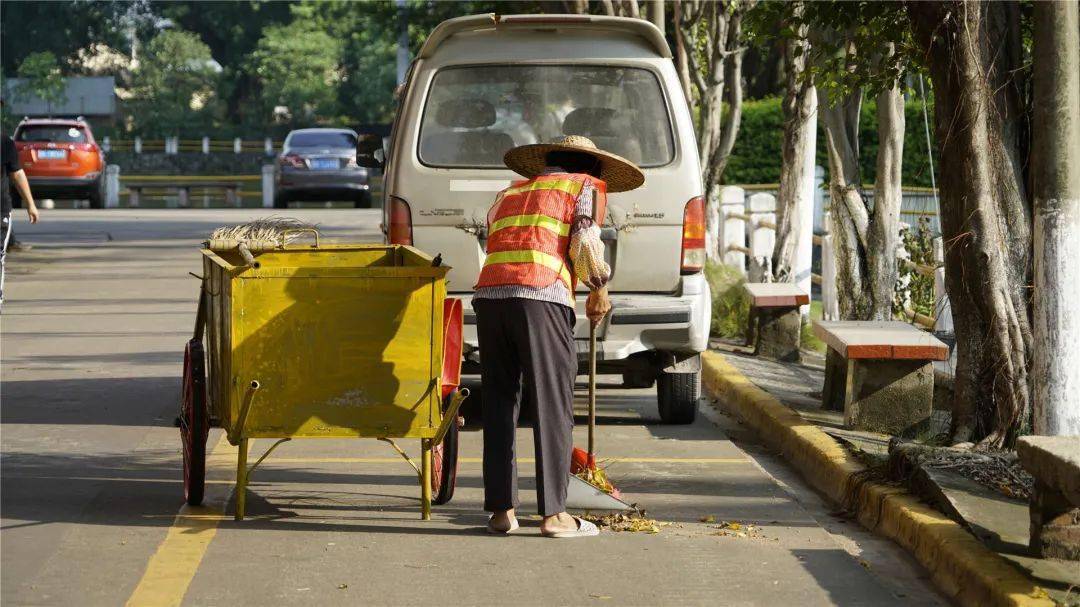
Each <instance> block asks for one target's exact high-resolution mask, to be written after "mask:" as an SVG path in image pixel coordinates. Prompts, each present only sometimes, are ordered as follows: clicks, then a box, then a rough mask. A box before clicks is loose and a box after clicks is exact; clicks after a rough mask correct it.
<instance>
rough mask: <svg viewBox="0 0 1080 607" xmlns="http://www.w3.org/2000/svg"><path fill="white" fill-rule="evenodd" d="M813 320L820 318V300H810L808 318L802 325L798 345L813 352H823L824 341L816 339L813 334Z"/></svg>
mask: <svg viewBox="0 0 1080 607" xmlns="http://www.w3.org/2000/svg"><path fill="white" fill-rule="evenodd" d="M815 320H821V302H820V301H811V302H810V318H809V320H808V321H807V322H804V323H803V325H802V335H801V336H800V338H799V347H801V348H802V349H803V350H811V351H813V352H819V353H821V354H824V353H825V347H826V346H825V342H823V341H821V340H820V339H818V337H817V335H814V327H813V325H812V323H813V322H814V321H815Z"/></svg>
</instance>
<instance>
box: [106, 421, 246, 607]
mask: <svg viewBox="0 0 1080 607" xmlns="http://www.w3.org/2000/svg"><path fill="white" fill-rule="evenodd" d="M229 452H232V457H233V461H235V458H236V448H235V447H232V446H231V445H229V443H228V442H226V439H225V433H222V434H221V437H220V438H219V439H218V442H217V443H216V444H215V445H214V447H213V449H212V450H211V451H210V455H211V457H212V458H214V459H219V458H222V459H223V458H224V457H225V456H226V454H227V453H229ZM207 459H208V460H209V459H210V458H207ZM207 472H208V473H209V472H210V470H209V466H207ZM229 493H230V492H229V491H222V492H220V493H219V494H217V495H215V496H214V498H213V499H212V500H206V501H207V502H208V503H207V505H205V506H201V507H190V506H187V505H185V506H183V507H182V508H180V512H179V513H177V515H176V518H175V519H173V524H172V526H171V527H169V532H168V534H166V535H165V539H164V540H162V542H161V544H160V545H159V546H158V549H157V551H156V552H154V555H153V556H151V557H150V562H149V563H147V565H146V571H145V572H144V573H143V576H142V579H140V580H139V584H138V585H137V586H135V591H134V592H132V593H131V597H130V598H128V600H127V605H128V607H164V606H176V605H180V603H181V602H182V601H183V600H184V595H185V594H187V589H188V586H189V585H191V580H192V579H193V578H194V577H195V572H196V571H197V570H198V568H199V563H201V562H202V559H203V555H205V554H206V549H207V548H208V547H209V546H210V541H211V540H213V539H214V536H215V535H216V534H217V527H218V522H219V521H220V520H222V518H223V516H222V515H223V513H224V511H225V504H226V502H227V501H228V499H229Z"/></svg>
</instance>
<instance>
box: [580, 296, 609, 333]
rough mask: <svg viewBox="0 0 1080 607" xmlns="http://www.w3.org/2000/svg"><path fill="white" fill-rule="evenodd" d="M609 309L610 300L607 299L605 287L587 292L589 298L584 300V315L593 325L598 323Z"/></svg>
mask: <svg viewBox="0 0 1080 607" xmlns="http://www.w3.org/2000/svg"><path fill="white" fill-rule="evenodd" d="M610 311H611V300H610V299H608V291H607V287H604V288H602V289H596V290H595V291H592V292H590V293H589V298H588V299H586V300H585V316H588V317H589V321H590V322H592V324H593V325H598V324H600V321H601V320H604V316H607V313H608V312H610Z"/></svg>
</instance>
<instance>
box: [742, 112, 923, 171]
mask: <svg viewBox="0 0 1080 607" xmlns="http://www.w3.org/2000/svg"><path fill="white" fill-rule="evenodd" d="M922 108H923V104H922V101H921V100H911V101H908V102H907V103H906V104H905V106H904V114H905V118H906V120H907V128H906V129H905V132H904V163H903V169H902V170H903V184H904V185H905V186H920V187H929V186H930V185H931V180H930V160H929V156H928V154H927V147H926V136H925V134H924V132H923V128H922V124H923V116H922ZM930 110H931V112H933V107H932V106H931V108H930ZM930 120H931V122H933V116H930ZM860 124H861V126H862V128H861V129H860V130H859V152H860V157H859V162H860V164H861V168H862V175H863V179H865V180H866V184H865V185H867V186H872V185H873V183H874V177H875V175H876V171H877V164H876V162H877V147H878V136H877V107H876V105H875V103H874V102H873V100H869V101H867V102H866V103H864V104H863V106H862V114H861V117H860ZM783 129H784V119H783V113H782V111H781V108H780V98H779V97H773V98H769V99H759V100H752V101H746V102H744V103H743V115H742V126H741V127H740V129H739V138H738V140H737V141H736V142H735V147H734V149H733V150H732V153H731V157H730V158H729V160H728V166H727V169H725V171H724V182H725V183H740V184H747V183H777V182H778V181H779V180H780V150H781V144H782V142H783V136H784V132H783ZM816 162H817V164H818V165H819V166H822V167H825V168H826V179H827V178H828V166H829V164H828V158H827V149H826V147H825V132H824V129H818V142H817V160H816Z"/></svg>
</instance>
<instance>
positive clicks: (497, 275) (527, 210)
mask: <svg viewBox="0 0 1080 607" xmlns="http://www.w3.org/2000/svg"><path fill="white" fill-rule="evenodd" d="M587 183H588V184H591V185H592V186H593V187H595V188H596V209H595V210H594V213H593V217H594V218H600V221H603V219H602V218H603V217H604V212H605V211H606V207H607V184H605V183H604V182H603V181H601V180H599V179H596V178H594V177H591V176H589V175H585V174H579V173H553V174H551V175H540V176H538V177H536V178H534V179H530V180H529V181H525V182H523V183H519V184H515V185H513V186H511V187H509V188H507V189H505V190H503V191H502V192H500V193H499V195H498V196H497V197H496V198H495V204H493V205H492V206H491V210H490V211H488V216H487V228H488V237H487V257H486V258H485V259H484V267H483V268H482V269H481V270H480V278H479V280H477V282H476V286H475V288H481V287H501V286H523V287H534V288H538V289H542V288H544V287H548V286H551V285H552V284H554V283H555V281H556V280H561V281H563V283H564V284H565V285H566V288H567V289H569V290H570V298H571V300H573V297H574V288H575V286H576V285H577V280H576V279H575V278H574V273H573V272H572V271H571V269H570V225H571V224H572V223H573V221H574V211H575V208H576V206H577V197H578V195H579V194H581V190H582V188H583V187H584V186H585V184H587ZM570 303H573V301H571V302H570Z"/></svg>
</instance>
